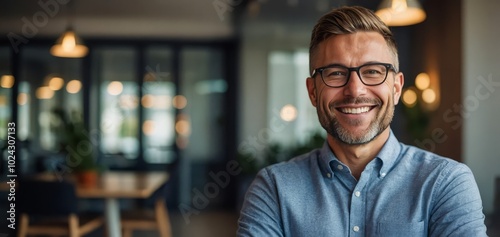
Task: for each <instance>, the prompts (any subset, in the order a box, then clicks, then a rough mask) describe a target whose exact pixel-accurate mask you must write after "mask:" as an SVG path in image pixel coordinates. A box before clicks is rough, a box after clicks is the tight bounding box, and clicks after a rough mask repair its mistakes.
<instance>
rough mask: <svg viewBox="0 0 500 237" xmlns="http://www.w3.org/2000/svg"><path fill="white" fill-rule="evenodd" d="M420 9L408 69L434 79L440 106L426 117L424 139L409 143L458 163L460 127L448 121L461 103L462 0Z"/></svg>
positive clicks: (452, 0) (454, 115) (450, 0)
mask: <svg viewBox="0 0 500 237" xmlns="http://www.w3.org/2000/svg"><path fill="white" fill-rule="evenodd" d="M423 7H424V9H425V11H426V12H427V19H426V20H425V21H424V22H423V23H421V24H418V25H415V26H414V30H413V31H412V35H413V37H412V38H413V40H414V43H413V45H414V48H413V49H412V52H413V54H414V55H415V57H414V58H415V59H416V60H415V61H414V63H413V67H412V69H413V71H415V72H417V73H418V71H425V72H427V73H429V74H430V76H431V77H432V76H434V77H437V78H438V80H439V85H438V86H439V88H440V104H439V107H438V108H437V109H436V110H435V111H433V112H432V113H430V114H429V118H430V124H429V126H428V128H427V130H426V132H427V133H426V134H427V135H426V138H424V139H421V140H419V141H418V142H416V143H415V140H414V141H413V143H414V144H416V145H417V146H420V147H422V148H424V149H427V150H431V151H433V152H435V153H437V154H439V155H443V156H446V157H450V158H452V159H455V160H458V161H461V160H462V126H461V124H460V123H459V122H458V121H456V120H455V121H452V120H451V119H450V118H451V117H455V118H456V117H457V116H458V115H459V112H458V111H457V106H459V105H461V104H462V29H461V27H462V24H461V17H462V13H461V8H462V1H455V0H442V1H426V2H425V3H424V6H423ZM415 75H416V74H415ZM415 75H414V76H413V77H412V78H407V81H408V80H412V81H413V80H414V79H415Z"/></svg>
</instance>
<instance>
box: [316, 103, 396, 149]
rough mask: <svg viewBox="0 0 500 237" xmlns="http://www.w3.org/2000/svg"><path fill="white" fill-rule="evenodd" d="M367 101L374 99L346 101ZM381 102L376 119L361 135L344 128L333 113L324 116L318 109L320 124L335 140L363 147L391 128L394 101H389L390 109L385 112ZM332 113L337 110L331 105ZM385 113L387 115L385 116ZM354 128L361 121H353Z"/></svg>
mask: <svg viewBox="0 0 500 237" xmlns="http://www.w3.org/2000/svg"><path fill="white" fill-rule="evenodd" d="M353 100H354V101H356V100H357V101H367V100H372V101H373V99H351V100H346V101H353ZM377 101H379V102H380V104H379V106H378V108H374V109H379V111H378V112H377V114H376V117H375V118H374V119H373V120H372V121H371V122H370V125H369V126H368V128H367V129H365V131H362V132H361V133H359V135H356V134H353V133H352V132H351V131H349V130H348V129H347V128H345V127H344V126H342V124H341V123H340V122H339V121H338V119H337V118H336V116H335V114H334V113H333V112H332V113H323V114H322V115H321V114H320V111H319V109H318V111H317V112H318V117H319V118H320V119H319V120H320V123H321V126H322V127H323V128H324V129H325V130H326V132H327V133H328V134H330V135H331V136H333V138H335V139H337V140H339V141H340V142H342V143H344V144H347V145H362V144H367V143H369V142H371V141H373V140H374V139H375V138H376V137H377V136H378V135H380V134H381V133H382V132H383V131H385V130H386V129H387V127H389V125H390V123H391V121H392V118H393V117H394V107H395V106H394V103H393V101H392V100H391V101H389V104H388V107H387V108H386V110H385V111H383V110H382V109H381V108H382V102H381V101H380V100H377ZM329 109H330V111H334V110H335V108H334V106H333V105H329ZM384 113H385V114H384ZM350 123H351V125H352V126H358V125H360V124H361V123H362V121H361V120H352V121H350Z"/></svg>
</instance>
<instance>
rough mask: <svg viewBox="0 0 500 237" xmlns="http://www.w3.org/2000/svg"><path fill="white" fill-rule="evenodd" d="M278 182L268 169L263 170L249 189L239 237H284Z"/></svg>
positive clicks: (241, 216)
mask: <svg viewBox="0 0 500 237" xmlns="http://www.w3.org/2000/svg"><path fill="white" fill-rule="evenodd" d="M282 230H283V228H282V221H281V217H280V209H279V201H278V195H277V191H276V182H275V181H274V180H273V179H272V178H271V176H270V175H269V171H268V168H266V169H263V170H261V171H260V172H259V173H258V174H257V176H256V178H255V180H254V181H253V183H252V184H251V185H250V187H249V188H248V191H247V193H246V195H245V201H244V202H243V206H242V209H241V213H240V219H239V221H238V231H237V235H236V236H238V237H250V236H255V237H261V236H266V237H278V236H284V235H283V231H282Z"/></svg>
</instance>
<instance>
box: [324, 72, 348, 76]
mask: <svg viewBox="0 0 500 237" xmlns="http://www.w3.org/2000/svg"><path fill="white" fill-rule="evenodd" d="M345 75H346V73H345V72H343V71H330V72H328V74H326V76H327V77H343V76H345Z"/></svg>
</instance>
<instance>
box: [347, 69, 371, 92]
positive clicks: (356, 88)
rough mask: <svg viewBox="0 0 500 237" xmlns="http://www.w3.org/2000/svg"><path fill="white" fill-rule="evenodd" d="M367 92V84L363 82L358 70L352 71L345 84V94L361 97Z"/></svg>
mask: <svg viewBox="0 0 500 237" xmlns="http://www.w3.org/2000/svg"><path fill="white" fill-rule="evenodd" d="M365 93H366V85H365V84H363V82H362V81H361V78H360V77H359V75H358V73H356V71H351V74H350V75H349V78H348V81H347V84H346V85H345V86H344V95H346V96H352V97H359V96H361V95H364V94H365Z"/></svg>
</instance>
